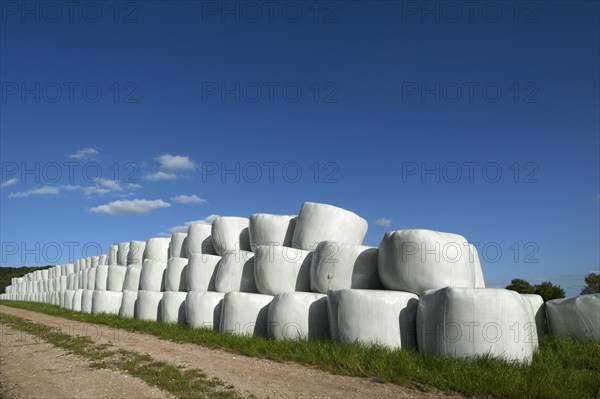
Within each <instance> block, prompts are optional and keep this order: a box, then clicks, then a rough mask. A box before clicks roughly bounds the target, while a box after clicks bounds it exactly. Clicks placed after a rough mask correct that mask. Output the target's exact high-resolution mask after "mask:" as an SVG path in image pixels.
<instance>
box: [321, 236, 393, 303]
mask: <svg viewBox="0 0 600 399" xmlns="http://www.w3.org/2000/svg"><path fill="white" fill-rule="evenodd" d="M310 287H311V289H312V290H313V291H316V292H320V293H323V294H327V292H329V291H330V290H342V289H346V288H356V289H371V290H377V289H382V288H383V285H382V284H381V280H380V279H379V271H378V270H377V248H374V247H366V246H363V245H356V244H344V243H339V242H334V241H322V242H320V243H319V245H317V249H316V250H315V252H314V254H313V257H312V263H311V267H310Z"/></svg>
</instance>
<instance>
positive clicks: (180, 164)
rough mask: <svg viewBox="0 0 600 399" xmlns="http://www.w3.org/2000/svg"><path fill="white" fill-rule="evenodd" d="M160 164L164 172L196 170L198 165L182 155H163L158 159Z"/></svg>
mask: <svg viewBox="0 0 600 399" xmlns="http://www.w3.org/2000/svg"><path fill="white" fill-rule="evenodd" d="M158 162H160V168H161V169H163V170H170V171H175V170H194V169H195V168H196V164H194V161H193V160H192V159H191V158H190V157H184V156H181V155H171V154H163V155H161V156H159V157H158Z"/></svg>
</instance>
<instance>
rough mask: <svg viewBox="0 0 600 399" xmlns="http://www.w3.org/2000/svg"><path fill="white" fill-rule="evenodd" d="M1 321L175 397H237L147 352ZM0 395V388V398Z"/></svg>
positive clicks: (27, 323) (4, 317) (226, 388)
mask: <svg viewBox="0 0 600 399" xmlns="http://www.w3.org/2000/svg"><path fill="white" fill-rule="evenodd" d="M1 322H2V323H3V324H6V325H8V326H10V327H12V328H14V329H16V330H19V331H23V332H26V333H28V334H30V335H33V336H35V337H37V338H40V339H42V340H44V341H46V342H48V343H50V344H52V345H54V346H56V347H59V348H62V349H65V350H67V351H69V352H71V353H73V354H75V355H78V356H81V357H83V358H85V359H87V360H88V361H90V365H91V367H93V368H107V369H113V370H120V371H125V372H127V373H128V374H130V375H131V376H133V377H137V378H140V379H141V380H143V381H144V382H146V383H147V384H149V385H153V386H156V387H158V388H161V389H163V390H165V391H167V392H169V393H171V394H173V395H174V396H175V397H177V398H189V399H192V398H211V399H237V398H240V396H238V395H237V394H236V392H235V391H234V390H233V389H232V388H231V387H229V386H225V384H224V383H223V382H221V381H220V380H219V379H216V378H213V379H209V378H208V377H207V376H206V374H204V373H203V372H202V371H201V370H197V369H187V370H181V369H180V368H178V367H176V366H173V365H171V364H168V363H166V362H159V361H156V360H154V359H152V357H151V356H149V355H141V354H139V353H136V352H132V351H127V350H123V349H119V350H116V349H111V346H110V345H107V344H102V345H98V344H95V343H94V342H93V341H92V340H91V339H89V338H88V337H82V336H72V335H69V334H64V333H62V332H60V331H58V330H57V329H56V328H55V327H49V326H46V325H43V324H39V323H34V322H30V321H28V320H25V319H23V318H21V317H16V316H12V315H8V314H2V318H1ZM2 397H3V396H2V393H1V390H0V398H2Z"/></svg>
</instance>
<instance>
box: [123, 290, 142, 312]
mask: <svg viewBox="0 0 600 399" xmlns="http://www.w3.org/2000/svg"><path fill="white" fill-rule="evenodd" d="M137 297H138V291H137V290H135V291H129V290H124V291H123V299H122V301H121V307H120V308H119V316H121V317H123V318H127V319H132V318H134V317H136V313H135V308H136V303H137Z"/></svg>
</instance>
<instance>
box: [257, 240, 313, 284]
mask: <svg viewBox="0 0 600 399" xmlns="http://www.w3.org/2000/svg"><path fill="white" fill-rule="evenodd" d="M312 256H313V253H312V252H311V251H305V250H302V249H297V248H290V247H281V246H270V245H269V246H259V247H258V248H257V249H256V255H255V259H256V265H255V271H254V274H255V280H256V288H257V290H258V292H260V293H261V294H266V295H277V294H281V293H284V292H293V291H304V292H308V291H310V265H311V262H312Z"/></svg>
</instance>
